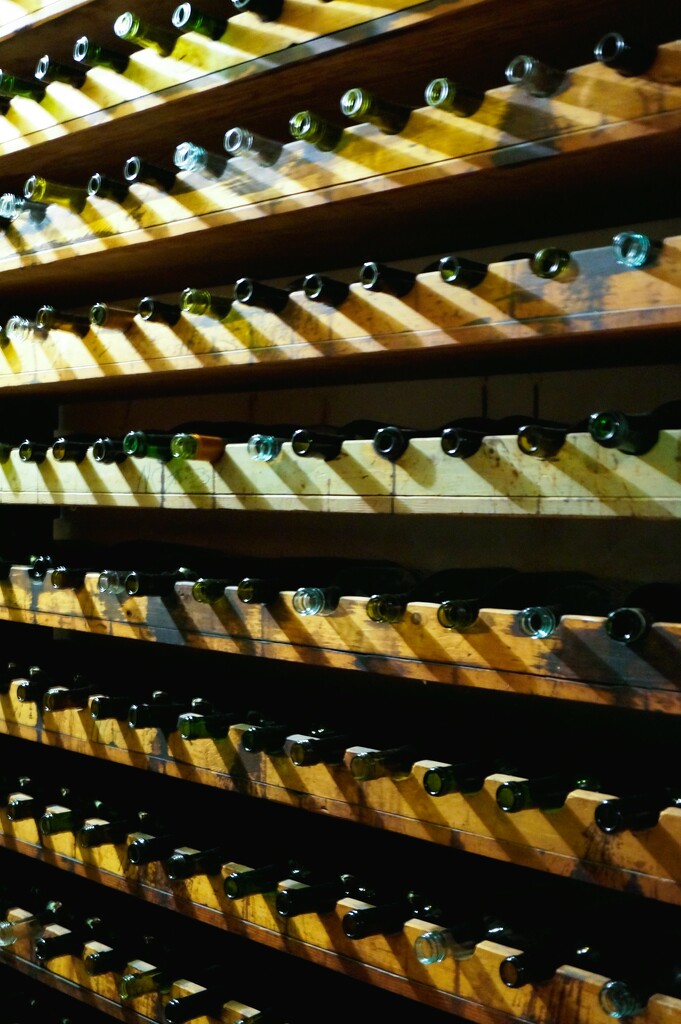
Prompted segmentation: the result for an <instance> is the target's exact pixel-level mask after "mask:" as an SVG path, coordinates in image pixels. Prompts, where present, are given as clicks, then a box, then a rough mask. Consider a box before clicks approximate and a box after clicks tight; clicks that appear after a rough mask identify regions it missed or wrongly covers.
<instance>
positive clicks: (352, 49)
mask: <svg viewBox="0 0 681 1024" xmlns="http://www.w3.org/2000/svg"><path fill="white" fill-rule="evenodd" d="M387 2H390V0H387ZM146 6H149V4H148V3H147V4H142V7H146ZM399 6H400V0H395V3H390V6H389V7H388V8H387V11H388V13H386V6H385V3H383V4H382V5H381V4H380V2H379V6H377V7H370V6H369V7H367V6H363V5H361V4H356V3H354V2H353V0H347V2H345V0H334V3H333V4H322V3H317V2H314V0H287V6H286V7H285V10H284V15H283V18H282V19H280V20H279V21H278V22H274V23H268V25H266V26H265V28H263V23H261V22H259V21H258V19H257V18H255V17H254V16H253V15H248V14H244V15H238V16H237V17H236V18H235V19H233V21H232V22H231V23H230V24H233V25H238V26H240V29H238V30H237V31H240V30H241V29H243V34H244V35H245V36H247V35H248V33H249V32H250V34H251V35H252V36H253V38H254V39H255V40H256V42H253V43H252V45H253V46H254V47H257V45H258V43H257V39H258V34H260V35H262V34H263V32H266V33H269V35H268V36H267V38H268V39H269V40H270V44H269V47H266V49H267V48H269V49H270V50H272V51H276V50H278V52H271V53H269V54H268V55H267V57H261V58H258V57H257V56H256V57H255V59H253V60H250V61H248V60H246V62H245V63H242V64H239V65H237V66H235V67H232V68H229V69H227V70H225V71H220V72H213V73H209V74H204V75H203V77H195V78H194V80H193V81H192V82H191V88H190V89H189V90H188V89H187V88H186V87H185V86H183V85H180V86H173V85H172V82H173V80H177V76H178V75H179V76H180V77H185V78H186V76H187V73H188V72H187V69H186V68H187V65H186V62H184V61H176V60H174V59H172V58H166V59H163V58H158V57H157V55H155V54H150V53H149V52H148V51H143V52H142V53H141V54H138V55H135V57H134V59H133V65H132V66H133V68H134V70H133V71H129V72H128V73H127V79H128V80H129V79H131V78H137V79H140V80H141V82H142V91H143V92H146V91H148V89H150V88H155V89H161V91H160V92H158V93H157V94H156V95H155V96H154V95H147V96H146V98H143V99H138V100H133V101H132V102H129V100H130V90H131V85H130V84H129V85H128V86H127V88H125V85H126V78H125V77H124V76H116V75H114V74H112V73H107V72H103V73H102V72H101V69H100V70H99V71H95V72H94V73H93V74H91V75H90V76H89V78H91V79H92V82H93V86H92V88H93V89H94V83H95V82H97V83H99V86H101V87H102V88H103V92H102V91H101V90H100V91H98V90H97V89H94V92H93V96H94V98H95V99H96V100H97V101H98V102H102V103H103V104H104V106H105V107H106V108H107V109H106V111H102V112H94V113H92V114H89V115H86V116H85V117H81V116H80V114H82V113H84V112H85V110H87V104H86V99H85V97H84V96H83V95H82V94H79V93H77V92H75V91H74V90H71V89H70V87H68V86H63V87H62V88H59V85H57V87H55V86H51V87H50V90H48V95H49V97H50V98H49V99H48V100H46V101H43V103H42V104H41V105H37V104H34V103H33V102H32V101H18V103H17V101H15V102H14V103H13V105H12V110H13V113H12V117H11V118H10V121H9V122H8V123H9V124H11V123H12V121H14V122H15V123H16V125H17V126H18V128H19V130H20V131H21V132H22V133H24V135H25V136H26V138H24V139H22V140H19V139H17V140H16V141H15V142H12V141H11V140H9V139H7V140H6V142H5V143H4V145H3V146H2V150H1V151H2V152H3V153H4V154H5V155H4V156H3V162H2V166H3V174H4V180H5V181H6V183H7V184H8V185H9V184H11V181H12V176H13V175H19V174H20V173H22V172H23V175H24V177H25V176H26V162H25V156H26V151H25V147H26V144H27V142H29V143H30V144H31V146H32V154H31V156H32V161H33V164H34V169H35V168H37V167H40V168H41V169H42V173H48V174H49V173H55V174H66V175H77V176H78V177H79V178H81V179H82V177H83V175H84V174H85V175H86V177H87V176H89V174H90V173H91V172H92V171H93V170H96V169H100V170H105V171H106V170H110V171H112V170H119V166H120V163H121V161H122V160H123V159H125V158H126V157H127V156H129V155H130V152H132V151H133V149H136V148H137V146H138V145H139V141H140V139H142V138H144V142H145V147H146V149H147V150H148V151H147V152H146V154H145V155H147V156H149V157H151V158H154V157H158V156H160V155H161V154H165V155H166V158H167V157H168V152H167V148H168V146H169V144H172V142H173V140H174V139H175V134H176V133H179V132H185V131H189V130H190V129H191V131H192V133H196V132H198V133H199V136H200V137H197V139H196V141H199V142H203V141H204V140H205V141H206V142H207V141H208V140H210V139H213V140H215V139H220V138H221V136H222V133H223V132H224V130H225V128H226V127H229V124H230V123H247V124H248V125H249V127H252V128H255V129H256V130H259V131H265V133H267V131H274V134H275V137H282V138H284V137H285V135H286V121H287V120H288V117H289V116H290V115H291V114H292V113H293V112H294V111H295V110H297V109H300V107H301V105H302V106H303V107H305V106H307V105H308V102H309V85H308V83H309V81H310V77H308V75H307V74H306V75H300V74H299V70H298V66H299V64H300V63H301V61H309V60H314V61H315V62H316V61H317V59H318V58H320V57H323V59H324V73H323V75H319V76H318V78H319V81H317V82H316V83H315V103H316V104H317V105H318V106H319V107H320V112H321V113H322V114H324V113H332V112H335V116H336V117H338V99H339V97H340V95H341V93H342V92H343V91H344V90H345V89H346V88H348V87H349V86H351V85H353V84H356V82H357V79H358V78H361V80H362V84H363V85H364V86H365V87H366V88H376V89H378V91H379V93H380V92H381V91H382V90H385V89H388V90H390V91H391V92H392V91H394V92H395V94H396V96H395V98H397V99H402V100H404V101H406V102H409V103H410V104H411V105H412V106H415V105H418V103H419V101H420V98H421V97H422V95H423V89H424V88H425V86H426V84H427V83H428V81H429V80H430V79H431V78H433V77H436V76H437V75H441V74H446V73H448V69H449V68H450V67H456V69H457V76H460V80H461V81H466V82H468V83H469V84H470V85H471V86H472V87H474V88H489V87H490V86H493V85H496V84H498V83H499V82H500V81H501V80H502V76H503V69H504V67H505V66H506V63H507V62H508V60H509V59H510V57H511V56H513V54H514V52H518V50H519V49H522V50H526V48H527V47H531V48H533V50H534V52H541V54H542V57H543V59H545V60H547V61H549V62H551V61H553V62H555V63H556V64H557V66H560V67H571V66H574V65H576V64H579V63H583V62H584V60H585V59H588V57H589V55H590V54H591V52H592V50H593V46H594V44H595V42H596V41H597V39H598V38H599V36H600V35H602V34H603V33H604V32H606V31H608V30H611V29H612V21H613V17H615V15H614V12H613V9H612V3H611V2H610V0H596V2H594V3H591V4H587V3H586V0H579V3H578V6H577V8H574V7H573V8H572V10H571V14H570V16H568V15H567V12H565V11H563V10H562V9H560V8H556V5H555V4H551V3H550V2H549V0H530V2H526V3H524V4H516V5H514V6H513V7H511V8H509V6H508V5H505V4H503V3H502V2H500V0H466V2H464V3H457V4H453V3H451V2H448V0H430V2H429V3H427V4H422V5H417V6H414V7H411V8H409V9H408V11H406V12H404V11H402V12H401V11H399V10H396V8H399ZM105 7H106V4H105V3H103V2H102V0H90V3H89V4H88V5H87V8H86V10H90V9H91V10H92V16H93V17H94V19H95V23H97V19H98V18H101V17H102V11H103V10H104V9H105ZM153 8H154V5H153V4H152V8H151V9H152V11H153ZM171 9H172V4H171V5H170V6H169V7H168V8H167V10H168V13H169V12H170V10H171ZM140 13H143V12H142V11H140ZM377 13H380V15H381V17H379V18H376V17H375V16H376V14H377ZM83 15H84V12H82V14H81V15H80V16H77V15H76V14H74V15H73V18H71V17H70V16H67V15H64V16H62V17H60V18H57V19H55V21H54V23H53V24H52V25H50V39H51V40H54V42H52V41H51V43H50V52H54V51H53V50H52V46H55V47H56V48H57V56H66V55H67V52H68V49H69V48H70V46H72V44H73V38H74V36H73V32H77V34H80V29H78V30H76V28H75V23H76V22H78V23H79V24H80V25H81V26H82V24H83V23H84V21H83V20H82V18H83ZM367 17H369V18H371V17H373V18H374V19H375V20H373V21H369V22H368V23H367V24H365V25H356V26H355V27H350V28H347V27H345V28H344V27H343V25H344V24H345V25H347V24H348V22H349V21H352V20H361V19H362V18H367ZM287 20H288V21H289V22H291V26H290V27H287ZM616 20H617V23H618V27H619V28H620V29H621V30H625V29H626V27H627V25H629V24H630V23H631V24H632V28H633V26H634V25H636V24H637V6H636V3H635V0H623V2H622V3H620V4H619V5H618V6H617V11H616ZM71 21H73V22H74V27H73V28H71ZM87 24H88V28H90V23H89V21H88V23H87ZM489 24H494V25H495V27H496V29H497V32H496V33H495V34H494V35H493V36H492V37H490V36H489V33H488V32H486V28H487V26H488V25H489ZM315 27H317V29H318V31H319V32H320V33H323V32H326V33H329V32H330V33H331V34H327V35H319V36H318V38H316V39H311V40H310V41H309V42H301V41H300V39H301V38H302V39H310V37H311V36H312V35H313V34H314V33H313V30H314V29H315ZM649 28H650V31H651V32H652V33H653V34H654V35H655V36H656V37H657V38H658V39H661V40H665V39H670V38H674V34H675V33H677V32H678V21H677V16H676V11H675V9H674V4H673V2H671V0H662V2H661V3H660V4H659V5H657V6H656V8H655V11H651V12H650V25H649ZM296 32H297V33H298V42H297V43H296V35H295V33H296ZM483 33H484V38H485V47H484V60H481V59H480V56H481V51H480V47H479V45H478V44H479V40H480V38H483ZM24 35H25V34H22V35H20V36H19V37H18V39H17V41H16V45H13V44H14V40H9V41H8V42H5V43H4V44H3V43H2V42H0V54H1V55H2V58H3V62H4V63H6V64H7V66H12V67H13V68H14V65H13V61H20V60H21V57H22V55H23V59H24V60H27V59H28V57H27V55H26V49H27V47H26V39H24V38H23V36H24ZM282 36H283V38H282ZM111 37H112V38H113V36H112V34H111ZM27 38H28V39H31V40H35V44H36V52H35V56H33V54H30V60H31V61H32V62H33V63H34V62H35V60H36V59H37V57H38V56H39V55H40V53H41V52H44V48H45V46H46V45H47V44H46V39H44V38H42V37H41V35H40V34H39V33H38V31H37V29H34V30H33V31H32V32H31V33H30V34H29V35H28V37H27ZM187 39H188V40H191V43H190V44H189V45H191V46H192V47H193V50H192V51H191V52H189V51H188V53H187V56H189V57H190V58H191V59H192V60H194V61H196V60H198V61H199V62H200V63H202V64H203V66H204V69H205V70H206V71H207V70H208V69H209V68H210V66H211V65H210V61H211V60H213V66H215V65H214V61H215V54H214V52H203V51H201V52H200V46H203V49H204V51H205V50H206V48H208V51H210V49H211V46H212V50H213V51H214V50H215V48H216V47H218V46H219V45H220V44H210V41H204V42H202V43H201V41H200V37H198V36H196V35H195V34H190V35H189V36H188V37H187ZM67 42H68V46H67ZM106 42H108V39H107V40H106ZM291 43H294V44H295V45H293V46H291V45H289V44H291ZM362 43H370V44H371V53H372V57H371V60H369V61H367V60H366V59H365V55H364V51H363V47H362V46H361V45H359V46H358V45H356V44H362ZM473 44H474V45H473ZM183 45H185V44H183ZM282 46H284V47H286V48H284V49H281V48H280V47H282ZM197 47H199V49H197ZM244 50H248V45H245V46H244ZM256 52H257V50H256ZM244 56H247V54H244ZM222 63H223V64H224V63H225V61H224V60H223V61H222ZM23 66H24V65H23V64H21V67H23ZM270 72H273V73H275V76H276V82H277V84H276V86H275V85H274V84H273V81H272V80H271V74H270ZM309 72H310V75H313V74H314V72H313V71H312V69H309ZM190 73H193V72H190ZM263 73H266V74H267V79H268V86H269V87H267V88H262V89H258V90H257V93H256V90H253V89H252V86H251V82H250V79H251V78H252V77H253V75H261V74H263ZM199 74H200V72H199ZM173 76H175V79H174V78H173ZM163 86H166V88H163ZM88 89H90V86H88V87H87V89H86V92H87V91H88ZM226 89H228V90H229V91H228V92H226V91H225V90H226ZM121 90H122V91H121ZM139 92H140V90H139V88H137V89H136V93H135V89H134V88H133V93H134V94H139ZM53 94H54V95H55V96H56V100H55V99H54V98H53ZM273 95H276V97H277V102H276V104H273V103H272V96H273ZM208 96H209V97H210V99H209V102H206V101H207V98H208ZM111 103H115V104H116V106H115V107H112V106H111V105H110V104H111ZM60 119H62V120H63V119H66V121H65V122H64V123H63V124H59V123H55V122H58V121H59V120H60ZM122 122H123V123H122ZM89 128H90V129H93V130H92V131H88V129H89ZM94 129H96V130H94ZM74 133H77V134H78V135H79V143H78V146H77V147H74V146H73V144H72V142H71V139H72V138H73V135H74ZM29 135H30V136H31V138H30V139H29V138H28V136H29ZM192 137H193V135H192ZM175 141H181V140H180V139H179V138H177V139H175ZM213 145H217V143H216V142H215V141H213ZM131 146H132V147H133V149H131V148H130V147H131ZM102 161H104V163H103V165H102V166H101V167H100V166H99V165H100V163H101V162H102ZM29 173H30V172H29ZM74 180H76V179H75V178H74Z"/></svg>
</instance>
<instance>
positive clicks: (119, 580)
mask: <svg viewBox="0 0 681 1024" xmlns="http://www.w3.org/2000/svg"><path fill="white" fill-rule="evenodd" d="M131 572H132V570H131V569H104V570H103V571H102V572H100V574H99V577H98V578H97V591H98V592H99V593H100V594H125V593H126V590H125V581H126V579H127V578H128V576H129V575H130V573H131Z"/></svg>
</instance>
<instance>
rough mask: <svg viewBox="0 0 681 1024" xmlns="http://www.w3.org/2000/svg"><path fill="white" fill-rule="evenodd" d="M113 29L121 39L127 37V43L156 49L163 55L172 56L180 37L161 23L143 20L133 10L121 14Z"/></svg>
mask: <svg viewBox="0 0 681 1024" xmlns="http://www.w3.org/2000/svg"><path fill="white" fill-rule="evenodd" d="M113 30H114V33H115V34H116V35H117V36H118V38H119V39H125V41H126V42H127V43H134V44H135V45H136V46H143V47H145V48H146V49H149V50H154V51H155V52H156V53H158V54H159V55H160V56H161V57H169V56H170V54H171V53H172V52H173V50H174V49H175V45H176V43H177V39H178V37H177V36H176V35H175V34H174V33H173V32H170V31H169V30H168V29H165V28H161V26H160V25H150V24H149V23H148V22H146V21H142V19H141V18H139V17H138V16H137V15H136V14H133V12H132V11H125V12H124V13H123V14H120V15H119V16H118V17H117V18H116V20H115V22H114V25H113Z"/></svg>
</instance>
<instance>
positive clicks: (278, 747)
mask: <svg viewBox="0 0 681 1024" xmlns="http://www.w3.org/2000/svg"><path fill="white" fill-rule="evenodd" d="M290 732H291V727H290V726H289V725H284V724H283V723H281V722H273V721H269V720H268V719H266V718H261V719H260V720H259V721H258V722H257V723H256V724H253V725H250V726H249V727H248V729H245V730H244V732H243V733H242V734H241V746H242V747H243V749H244V750H246V751H247V752H248V753H249V754H281V753H283V750H284V743H285V741H286V738H287V736H288V735H289V733H290Z"/></svg>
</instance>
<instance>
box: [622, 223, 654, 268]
mask: <svg viewBox="0 0 681 1024" xmlns="http://www.w3.org/2000/svg"><path fill="white" fill-rule="evenodd" d="M612 248H613V252H614V255H615V262H616V263H620V264H621V265H622V266H624V267H632V268H634V269H636V268H638V267H647V266H650V265H651V264H653V263H655V261H656V259H657V257H658V255H659V252H660V249H661V248H662V246H661V244H660V242H656V241H654V240H653V239H652V238H649V237H648V235H643V234H641V232H640V231H619V232H618V233H617V234H616V235H614V236H613V240H612Z"/></svg>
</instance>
